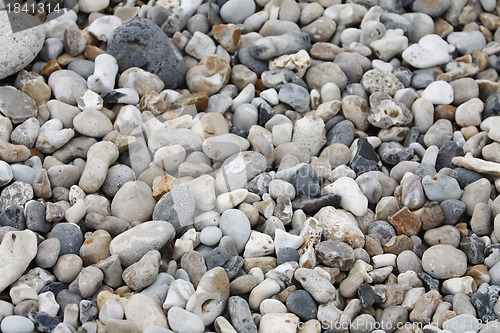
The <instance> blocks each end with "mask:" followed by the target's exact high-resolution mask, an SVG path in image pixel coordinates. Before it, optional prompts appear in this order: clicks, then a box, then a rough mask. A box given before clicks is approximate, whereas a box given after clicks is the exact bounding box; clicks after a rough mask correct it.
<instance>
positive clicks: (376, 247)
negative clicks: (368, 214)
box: [365, 235, 384, 257]
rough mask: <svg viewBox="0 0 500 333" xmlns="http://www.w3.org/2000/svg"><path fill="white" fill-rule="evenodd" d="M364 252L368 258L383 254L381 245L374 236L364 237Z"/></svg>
mask: <svg viewBox="0 0 500 333" xmlns="http://www.w3.org/2000/svg"><path fill="white" fill-rule="evenodd" d="M365 250H366V252H368V254H369V255H370V257H373V256H376V255H379V254H384V249H383V248H382V244H380V240H379V239H378V237H377V236H375V235H367V236H366V237H365Z"/></svg>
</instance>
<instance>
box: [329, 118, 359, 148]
mask: <svg viewBox="0 0 500 333" xmlns="http://www.w3.org/2000/svg"><path fill="white" fill-rule="evenodd" d="M353 141H354V124H353V123H352V121H350V120H342V121H340V122H339V123H338V124H336V125H335V126H333V128H332V129H331V130H330V131H328V134H327V135H326V144H327V145H331V144H333V143H342V144H344V145H346V146H347V147H350V146H351V144H352V142H353Z"/></svg>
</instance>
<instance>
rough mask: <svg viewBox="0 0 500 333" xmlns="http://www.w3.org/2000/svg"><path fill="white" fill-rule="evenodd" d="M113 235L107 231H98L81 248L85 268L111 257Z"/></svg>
mask: <svg viewBox="0 0 500 333" xmlns="http://www.w3.org/2000/svg"><path fill="white" fill-rule="evenodd" d="M109 243H111V235H110V234H109V233H108V232H107V231H105V230H96V231H95V232H93V233H92V235H90V237H88V238H87V239H86V240H85V241H84V242H83V244H82V246H81V247H80V258H82V260H83V264H84V265H85V266H89V265H93V264H95V263H97V262H99V261H101V260H104V259H106V258H108V257H109V256H111V253H110V252H109Z"/></svg>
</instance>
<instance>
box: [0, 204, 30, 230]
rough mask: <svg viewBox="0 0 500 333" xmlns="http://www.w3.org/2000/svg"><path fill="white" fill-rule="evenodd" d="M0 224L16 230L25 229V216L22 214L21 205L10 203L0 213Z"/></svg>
mask: <svg viewBox="0 0 500 333" xmlns="http://www.w3.org/2000/svg"><path fill="white" fill-rule="evenodd" d="M0 226H2V227H7V226H8V227H13V228H16V229H17V230H24V229H26V218H25V216H24V212H23V207H21V206H19V205H11V206H9V207H7V208H6V209H5V210H4V211H3V212H2V213H0Z"/></svg>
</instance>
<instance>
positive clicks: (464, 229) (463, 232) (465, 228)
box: [455, 222, 469, 237]
mask: <svg viewBox="0 0 500 333" xmlns="http://www.w3.org/2000/svg"><path fill="white" fill-rule="evenodd" d="M455 228H457V229H458V231H460V235H462V237H467V236H469V229H468V226H467V223H465V222H460V223H457V224H455Z"/></svg>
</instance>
